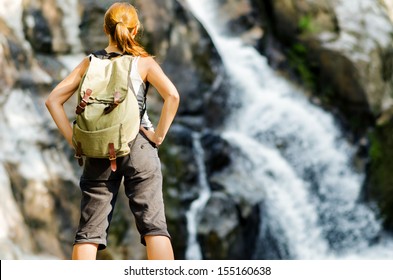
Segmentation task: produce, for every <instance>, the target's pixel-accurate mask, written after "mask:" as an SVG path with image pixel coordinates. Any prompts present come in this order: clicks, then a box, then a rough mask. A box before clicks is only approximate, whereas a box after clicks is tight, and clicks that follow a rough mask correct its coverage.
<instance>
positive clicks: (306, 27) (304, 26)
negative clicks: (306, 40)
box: [298, 15, 315, 33]
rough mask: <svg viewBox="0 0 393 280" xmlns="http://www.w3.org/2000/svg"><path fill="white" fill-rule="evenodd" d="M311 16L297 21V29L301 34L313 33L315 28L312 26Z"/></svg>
mask: <svg viewBox="0 0 393 280" xmlns="http://www.w3.org/2000/svg"><path fill="white" fill-rule="evenodd" d="M312 19H313V18H312V16H311V15H305V16H302V17H301V18H300V19H299V23H298V27H299V30H300V32H301V33H313V32H315V27H314V25H313V21H312Z"/></svg>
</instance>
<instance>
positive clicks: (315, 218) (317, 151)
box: [187, 0, 393, 259]
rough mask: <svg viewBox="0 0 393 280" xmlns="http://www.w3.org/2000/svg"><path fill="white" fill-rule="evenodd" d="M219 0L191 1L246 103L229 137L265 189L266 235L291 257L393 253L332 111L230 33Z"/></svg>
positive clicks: (242, 166) (240, 164)
mask: <svg viewBox="0 0 393 280" xmlns="http://www.w3.org/2000/svg"><path fill="white" fill-rule="evenodd" d="M216 2H217V1H212V0H199V1H192V0H188V1H187V3H188V5H189V6H190V8H191V10H192V12H193V13H194V15H195V16H196V17H197V18H198V19H199V21H200V22H201V23H202V24H203V26H204V27H205V28H206V30H207V31H208V33H209V34H210V36H211V38H212V40H213V42H214V44H215V46H216V48H217V50H218V52H219V54H220V56H221V58H222V60H223V63H224V65H225V68H226V70H227V72H228V74H229V76H230V79H231V81H232V83H233V92H232V93H231V98H236V99H239V100H240V101H241V103H242V104H243V106H242V107H241V108H240V110H239V111H238V112H237V113H235V114H232V115H231V116H228V117H229V118H230V121H228V122H227V123H228V125H227V127H226V129H225V132H224V133H223V137H224V138H225V139H227V140H229V141H230V142H231V143H233V145H235V146H237V147H238V148H239V149H240V151H241V156H239V158H237V159H236V161H235V163H234V164H235V165H236V170H239V172H243V173H244V174H245V175H244V177H245V178H249V180H250V183H251V184H252V185H254V186H256V187H255V191H257V192H261V193H263V194H264V198H263V211H261V213H262V216H263V225H262V224H261V236H260V238H263V232H264V229H265V228H266V227H268V228H269V230H270V232H272V233H273V235H274V237H275V239H276V242H277V244H278V247H280V248H284V249H283V251H285V253H283V254H281V256H282V257H285V258H294V259H328V258H349V257H350V258H361V257H362V258H393V251H392V250H391V248H392V246H393V245H392V242H390V240H389V238H386V237H384V236H383V233H382V230H381V225H380V223H379V221H378V220H377V219H376V215H375V213H374V212H373V211H371V210H370V209H369V208H368V207H367V206H366V205H364V204H361V203H359V202H358V198H359V193H360V191H361V186H362V183H363V180H364V176H363V175H362V174H359V173H358V172H356V171H355V170H353V167H352V165H351V158H352V156H353V152H354V149H353V147H351V146H350V145H349V144H348V143H347V142H346V140H345V139H344V137H343V135H342V133H341V131H340V129H339V128H338V126H337V125H336V124H335V122H334V119H333V117H332V116H331V115H329V113H327V112H324V111H323V110H322V109H320V108H318V107H316V106H314V105H312V104H311V103H310V102H309V101H308V100H307V99H306V98H305V96H304V94H302V92H301V91H300V90H299V89H297V88H296V87H295V86H293V85H291V84H290V83H289V82H288V81H286V80H285V79H283V78H282V77H280V76H279V75H278V74H276V73H275V72H274V71H273V70H272V69H271V68H269V66H268V64H267V62H266V59H265V58H264V57H263V56H261V55H260V54H259V53H258V52H257V51H256V50H255V49H254V48H253V47H251V46H247V45H244V43H243V42H242V41H241V39H239V38H236V37H233V36H232V37H231V35H230V32H229V31H228V30H227V29H226V28H225V25H224V24H223V23H222V22H220V16H219V15H218V12H217V11H218V9H217V5H218V4H217V3H216ZM246 163H250V164H251V165H252V168H248V169H247V166H249V165H248V164H246ZM227 175H228V176H227V177H228V180H232V179H233V178H232V177H231V174H227ZM222 178H223V180H225V176H222ZM228 184H230V181H228ZM201 206H202V207H203V206H204V205H201ZM261 207H262V206H261ZM194 212H195V213H196V212H197V211H194ZM194 219H195V218H194ZM376 240H379V243H377V241H376ZM371 243H376V244H374V245H373V246H372V245H370V244H371ZM258 250H263V248H259V249H258V246H257V250H256V255H255V258H258Z"/></svg>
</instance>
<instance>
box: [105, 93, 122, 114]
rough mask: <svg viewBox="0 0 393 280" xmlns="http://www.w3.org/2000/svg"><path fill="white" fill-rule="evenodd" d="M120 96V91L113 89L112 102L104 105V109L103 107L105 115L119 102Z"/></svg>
mask: <svg viewBox="0 0 393 280" xmlns="http://www.w3.org/2000/svg"><path fill="white" fill-rule="evenodd" d="M120 97H121V95H120V92H118V91H115V92H114V93H113V103H111V104H109V106H108V107H105V109H104V114H105V115H107V114H109V113H110V112H112V111H113V109H115V108H116V107H117V106H118V105H119V104H120Z"/></svg>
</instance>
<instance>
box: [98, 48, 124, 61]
mask: <svg viewBox="0 0 393 280" xmlns="http://www.w3.org/2000/svg"><path fill="white" fill-rule="evenodd" d="M91 55H94V56H95V57H97V58H100V59H112V58H115V57H118V56H123V54H121V53H117V52H110V53H108V52H106V50H105V49H102V50H99V51H95V52H92V53H91Z"/></svg>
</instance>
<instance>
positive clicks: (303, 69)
mask: <svg viewBox="0 0 393 280" xmlns="http://www.w3.org/2000/svg"><path fill="white" fill-rule="evenodd" d="M307 55H308V51H307V48H306V47H305V45H304V44H302V43H295V44H294V45H292V47H291V48H290V50H289V52H288V59H289V65H290V67H291V68H292V69H294V70H295V71H296V73H297V74H298V75H299V76H300V78H301V80H302V82H303V83H304V84H305V86H306V87H307V88H309V89H311V90H314V89H315V85H316V77H315V75H314V74H313V72H312V71H311V67H310V62H309V59H308V56H307Z"/></svg>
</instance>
